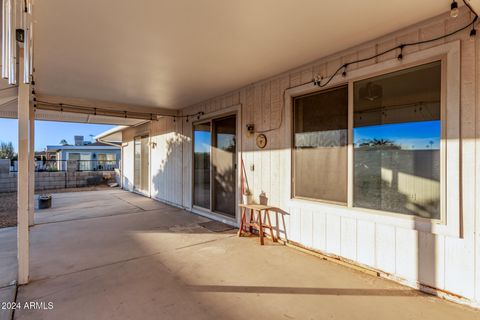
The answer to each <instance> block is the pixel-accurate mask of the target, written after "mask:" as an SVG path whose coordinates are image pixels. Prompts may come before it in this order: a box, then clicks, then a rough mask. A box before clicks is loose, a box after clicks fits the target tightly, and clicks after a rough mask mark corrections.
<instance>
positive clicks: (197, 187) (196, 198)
mask: <svg viewBox="0 0 480 320" xmlns="http://www.w3.org/2000/svg"><path fill="white" fill-rule="evenodd" d="M210 130H211V126H210V123H209V122H208V123H202V124H197V125H194V130H193V141H194V153H193V204H194V205H196V206H199V207H202V208H205V209H210V175H211V173H210V160H211V156H210V154H211V147H212V146H211V141H212V135H211V133H210Z"/></svg>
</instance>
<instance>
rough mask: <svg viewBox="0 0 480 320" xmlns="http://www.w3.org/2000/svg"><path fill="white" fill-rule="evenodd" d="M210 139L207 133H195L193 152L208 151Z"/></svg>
mask: <svg viewBox="0 0 480 320" xmlns="http://www.w3.org/2000/svg"><path fill="white" fill-rule="evenodd" d="M210 139H211V135H210V132H209V131H195V152H196V153H203V152H208V151H210Z"/></svg>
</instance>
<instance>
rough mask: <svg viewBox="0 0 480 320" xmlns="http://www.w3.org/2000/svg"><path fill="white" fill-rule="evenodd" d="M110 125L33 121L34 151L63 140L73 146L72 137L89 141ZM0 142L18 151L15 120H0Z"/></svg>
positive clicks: (110, 126)
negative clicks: (10, 145) (79, 137)
mask: <svg viewBox="0 0 480 320" xmlns="http://www.w3.org/2000/svg"><path fill="white" fill-rule="evenodd" d="M113 127H114V126H112V125H103V124H102V125H100V124H83V123H69V122H52V121H35V150H36V151H41V150H43V149H45V146H46V145H58V143H59V142H60V140H62V139H65V140H67V141H68V143H70V144H73V143H74V141H73V136H75V135H78V136H84V137H85V140H90V135H91V134H93V135H97V134H100V133H102V132H103V131H106V130H108V129H110V128H113ZM0 141H2V142H10V141H11V142H12V143H13V146H14V147H15V151H18V125H17V120H16V119H0Z"/></svg>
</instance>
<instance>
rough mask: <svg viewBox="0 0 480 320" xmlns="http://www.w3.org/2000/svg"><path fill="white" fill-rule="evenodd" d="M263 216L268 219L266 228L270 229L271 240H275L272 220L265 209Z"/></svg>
mask: <svg viewBox="0 0 480 320" xmlns="http://www.w3.org/2000/svg"><path fill="white" fill-rule="evenodd" d="M265 216H266V217H267V218H266V219H265V220H266V221H268V229H270V236H271V237H272V241H273V242H277V239H276V238H275V235H274V234H273V228H272V222H271V221H270V212H269V211H268V210H265Z"/></svg>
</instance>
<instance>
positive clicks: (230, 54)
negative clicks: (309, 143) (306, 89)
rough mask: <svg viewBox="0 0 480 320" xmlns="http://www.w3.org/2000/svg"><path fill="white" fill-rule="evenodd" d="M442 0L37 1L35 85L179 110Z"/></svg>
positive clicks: (414, 16)
mask: <svg viewBox="0 0 480 320" xmlns="http://www.w3.org/2000/svg"><path fill="white" fill-rule="evenodd" d="M475 1H477V0H475ZM449 5H450V0H440V1H439V0H422V1H405V0H389V1H376V0H370V1H358V0H344V1H334V0H328V1H327V0H325V1H318V0H302V1H284V0H281V1H279V0H261V1H258V0H243V1H233V0H228V1H225V0H205V1H197V0H176V1H166V0H162V1H160V0H159V1H153V0H148V1H147V0H144V1H141V2H139V1H127V0H104V1H97V0H83V1H76V0H49V1H37V2H36V3H35V20H36V25H35V32H36V34H35V37H36V39H35V70H36V82H37V84H36V90H37V92H39V93H41V94H44V95H52V96H60V97H76V98H84V99H96V100H102V101H109V102H121V103H126V104H131V105H139V106H146V107H157V108H169V109H179V108H182V107H185V106H188V105H190V104H193V103H196V102H200V101H202V100H205V99H208V98H210V97H213V96H216V95H219V94H222V93H226V92H228V91H231V90H234V89H236V88H238V87H241V86H244V85H246V84H248V83H251V82H254V81H257V80H260V79H263V78H266V77H269V76H272V75H275V74H278V73H279V72H282V71H286V70H288V69H291V68H294V67H297V66H299V65H302V64H305V63H307V62H309V61H313V60H315V59H318V58H321V57H323V56H326V55H329V54H332V53H334V52H337V51H340V50H343V49H346V48H349V47H352V46H354V45H357V44H360V43H362V42H365V41H368V40H372V39H374V38H376V37H379V36H382V35H385V34H387V33H389V32H393V31H394V30H398V29H400V28H403V27H406V26H408V25H411V24H414V23H416V22H419V21H422V20H425V19H428V18H430V17H433V16H436V15H438V14H441V13H444V12H446V11H448V9H449Z"/></svg>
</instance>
